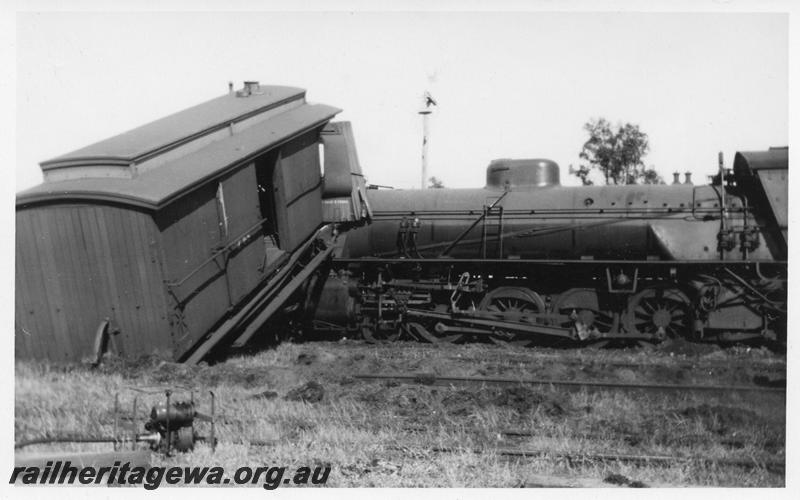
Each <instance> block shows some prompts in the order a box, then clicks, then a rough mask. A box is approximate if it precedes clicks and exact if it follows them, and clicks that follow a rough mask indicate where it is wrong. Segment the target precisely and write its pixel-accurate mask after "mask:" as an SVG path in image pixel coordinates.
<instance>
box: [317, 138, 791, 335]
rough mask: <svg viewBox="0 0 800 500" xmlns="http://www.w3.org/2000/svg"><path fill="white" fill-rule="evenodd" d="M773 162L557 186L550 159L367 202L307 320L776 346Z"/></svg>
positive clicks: (501, 165) (780, 208)
mask: <svg viewBox="0 0 800 500" xmlns="http://www.w3.org/2000/svg"><path fill="white" fill-rule="evenodd" d="M787 172H788V148H771V149H770V150H768V151H758V152H740V153H737V154H736V157H735V160H734V165H733V169H731V170H727V169H724V168H722V159H721V158H720V173H719V174H718V175H717V176H716V177H715V179H714V180H713V181H712V183H711V184H708V185H697V186H696V185H693V184H692V183H691V181H690V180H689V179H688V176H687V179H686V182H684V183H682V184H681V183H677V179H676V183H675V184H673V185H623V186H584V187H564V186H561V185H560V182H559V167H558V165H557V164H556V163H555V162H553V161H550V160H546V159H531V160H510V159H501V160H495V161H493V162H491V163H490V165H489V166H488V169H487V173H486V186H485V187H483V188H477V189H424V190H385V189H371V190H368V194H367V201H368V205H369V206H370V207H371V210H372V214H371V221H370V223H369V224H367V225H364V226H362V227H358V228H352V229H350V230H349V231H346V232H345V231H343V232H342V234H341V235H340V236H339V240H340V241H339V242H338V244H339V249H338V253H337V257H336V259H335V260H334V262H333V265H332V268H331V269H330V271H329V276H328V279H327V280H324V281H322V282H321V283H320V284H317V285H316V287H315V290H316V295H314V296H313V297H311V298H310V299H309V302H308V304H307V308H308V309H307V310H308V311H309V313H311V315H313V320H312V323H313V324H312V326H313V328H314V329H316V330H337V331H342V330H350V331H351V332H358V333H359V334H361V335H363V336H364V337H366V338H368V339H372V338H374V337H385V338H390V339H393V338H398V337H400V336H409V337H413V338H417V339H424V340H427V341H431V342H440V341H453V342H458V341H464V340H470V339H486V340H492V341H495V342H513V343H521V344H530V343H540V342H545V343H552V342H557V343H565V342H566V343H574V342H586V341H596V342H607V341H612V340H627V341H658V340H661V339H664V338H667V337H686V338H691V339H696V340H713V341H746V340H763V339H771V340H775V339H779V340H783V339H784V338H785V332H786V315H785V313H786V282H787V265H786V261H787V237H788V213H787V197H788V192H787Z"/></svg>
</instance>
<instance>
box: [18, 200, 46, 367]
mask: <svg viewBox="0 0 800 500" xmlns="http://www.w3.org/2000/svg"><path fill="white" fill-rule="evenodd" d="M29 219H30V214H29V213H28V212H21V213H20V212H18V213H17V217H16V227H17V234H16V244H15V266H14V268H15V269H14V270H15V272H14V275H15V284H16V289H15V297H14V299H15V300H14V305H15V307H14V309H15V318H14V320H15V325H14V341H15V342H14V353H15V355H16V356H18V357H20V358H35V357H39V356H42V355H43V354H44V352H43V349H42V344H41V341H42V339H41V337H42V334H43V332H45V331H47V326H46V325H45V324H43V323H44V321H43V320H44V319H45V318H44V317H43V314H42V312H41V311H39V314H38V315H37V314H36V307H35V304H34V303H33V298H32V296H35V295H36V294H37V293H42V291H43V289H44V287H43V286H42V284H41V282H40V279H41V276H37V274H38V273H37V271H41V270H40V268H39V266H38V265H35V262H33V265H32V259H31V257H32V254H33V243H34V242H33V240H32V235H31V233H30V222H29Z"/></svg>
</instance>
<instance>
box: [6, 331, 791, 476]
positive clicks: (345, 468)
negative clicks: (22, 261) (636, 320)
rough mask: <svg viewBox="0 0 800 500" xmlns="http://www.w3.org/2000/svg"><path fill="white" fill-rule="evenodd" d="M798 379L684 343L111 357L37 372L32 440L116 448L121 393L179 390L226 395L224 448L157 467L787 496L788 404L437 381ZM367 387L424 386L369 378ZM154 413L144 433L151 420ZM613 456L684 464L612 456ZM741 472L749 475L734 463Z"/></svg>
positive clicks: (18, 421) (220, 423)
mask: <svg viewBox="0 0 800 500" xmlns="http://www.w3.org/2000/svg"><path fill="white" fill-rule="evenodd" d="M785 373H786V359H785V356H782V355H778V354H775V353H772V352H770V351H768V350H766V349H755V348H745V347H733V348H726V349H723V348H720V347H717V346H697V345H693V344H687V343H684V342H674V341H673V342H670V343H665V344H662V345H659V346H655V347H652V348H647V349H645V348H636V349H582V350H578V349H548V348H517V347H501V346H494V345H480V344H471V345H430V344H419V343H394V344H390V345H387V344H381V345H371V344H366V343H363V342H361V341H352V340H342V341H339V342H310V343H306V344H289V343H285V344H282V345H280V346H279V347H277V348H275V349H270V350H266V351H263V352H260V353H256V354H251V355H246V356H239V357H233V358H230V359H228V360H226V361H223V362H220V363H217V364H214V365H212V366H209V365H206V364H201V365H198V366H188V365H181V364H175V363H170V362H166V361H163V360H159V359H157V358H152V357H147V358H142V359H140V360H137V361H135V362H124V361H122V360H115V359H110V360H108V361H107V362H106V363H105V364H104V365H102V366H101V367H100V368H99V369H97V370H90V369H89V368H88V367H85V366H53V365H47V364H42V363H23V362H20V363H17V365H16V381H15V386H16V395H15V433H16V439H17V440H18V441H20V440H24V439H32V438H39V437H43V436H55V435H60V434H81V435H109V434H110V433H111V432H112V431H113V399H114V394H115V393H118V394H119V397H120V401H121V405H122V407H123V408H124V409H126V410H129V409H130V404H131V401H132V399H133V397H135V396H138V397H139V398H140V406H139V407H140V408H144V406H145V404H144V403H145V402H146V401H149V402H150V404H152V403H153V402H157V401H159V400H161V399H162V398H163V397H162V396H160V395H159V391H161V390H163V389H166V388H172V389H174V390H176V395H175V397H176V398H178V397H181V394H183V397H187V395H188V392H189V391H190V390H193V391H195V394H196V397H197V399H198V401H199V403H200V406H201V410H202V409H203V405H204V404H207V399H208V398H207V393H206V391H208V390H213V391H214V392H215V393H216V394H217V396H218V399H217V408H218V415H217V435H218V437H219V446H218V447H217V450H216V452H215V453H213V454H212V453H211V450H210V449H209V448H208V447H207V446H205V445H202V444H201V445H199V446H198V447H197V448H196V449H195V451H194V452H193V453H187V454H178V455H176V456H174V457H170V458H166V459H165V458H161V457H158V456H157V455H154V461H156V462H158V463H164V464H173V463H174V464H181V465H183V464H187V465H189V464H191V465H209V464H219V465H223V466H225V467H226V468H230V469H235V468H236V467H238V466H241V465H253V466H259V465H287V466H290V467H293V466H299V465H313V464H329V465H330V466H331V474H330V478H329V481H328V485H329V486H349V487H361V486H371V487H416V486H428V487H438V486H466V487H520V486H526V485H537V484H541V482H542V479H541V478H542V477H545V478H558V479H557V480H558V481H568V482H569V481H572V482H573V484H576V485H589V484H593V485H597V484H601V483H602V484H607V485H616V486H782V485H783V484H784V476H785V474H784V472H783V470H780V468H777V469H776V467H774V466H769V464H770V463H773V462H782V461H783V460H784V457H785V428H786V418H785V399H784V397H782V396H781V395H780V394H775V393H767V392H754V393H728V394H723V393H717V392H715V393H702V392H700V393H698V392H660V393H645V392H642V391H633V392H631V391H596V390H595V391H587V390H585V389H578V390H565V389H563V388H558V387H555V386H541V385H539V386H531V385H525V384H520V385H504V386H497V385H491V384H482V385H458V384H454V385H441V384H430V383H429V382H430V381H431V380H433V379H434V377H436V376H440V377H441V376H481V377H502V378H512V379H519V380H526V379H550V380H555V379H560V380H594V381H601V380H602V381H619V382H637V383H638V382H641V383H646V382H653V383H660V384H709V385H745V386H763V387H779V386H781V385H785V380H786V375H785ZM358 374H404V375H415V376H416V380H410V381H409V382H410V383H400V382H397V381H365V380H362V379H359V378H357V377H356V375H358ZM142 391H148V392H142ZM140 412H141V413H142V414H141V415H140V417H139V421H140V422H142V421H143V420H144V412H145V410H144V409H142V410H140ZM200 430H201V431H202V430H203V429H202V428H201V429H200ZM58 446H60V448H58V449H69V450H76V449H87V448H86V447H87V446H90V447H91V446H94V448H91V449H99V448H100V447H102V446H105V445H72V444H68V445H58ZM79 446H80V447H79ZM55 448H56V445H46V446H45V445H43V446H37V447H36V449H40V450H43V449H55ZM519 451H525V452H526V453H527V455H530V456H520V453H518V452H519ZM509 452H511V453H509ZM534 452H536V453H534ZM604 454H626V455H648V456H673V457H683V458H684V459H685V460H682V461H676V462H670V463H662V462H651V463H630V462H613V461H607V460H599V459H597V458H596V456H597V455H604ZM587 456H595V458H591V457H590V458H586V457H587ZM581 457H583V458H581ZM692 457H703V458H704V459H705V460H704V461H698V460H692V459H691V458H692ZM731 460H738V461H744V462H745V463H744V464H739V465H731V464H727V465H726V464H723V463H721V462H724V461H731ZM715 461H717V462H715ZM553 481H556V479H553ZM587 481H588V482H587ZM604 481H605V483H604ZM545 483H546V481H545ZM545 485H547V484H545Z"/></svg>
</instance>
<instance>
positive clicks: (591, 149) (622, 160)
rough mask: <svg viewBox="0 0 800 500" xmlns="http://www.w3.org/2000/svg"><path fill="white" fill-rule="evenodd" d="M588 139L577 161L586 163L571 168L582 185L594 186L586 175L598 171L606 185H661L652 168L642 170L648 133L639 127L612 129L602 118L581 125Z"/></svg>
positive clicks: (656, 173)
mask: <svg viewBox="0 0 800 500" xmlns="http://www.w3.org/2000/svg"><path fill="white" fill-rule="evenodd" d="M583 128H584V130H586V131H587V132H588V133H589V140H588V141H586V142H585V143H584V145H583V149H582V150H581V153H580V158H581V159H582V160H586V162H587V164H583V165H580V166H579V168H577V169H575V168H570V173H571V174H572V175H575V176H576V177H578V178H579V179H580V180H581V182H582V183H583V185H584V186H588V185H591V184H593V182H592V180H591V179H589V174H590V173H591V172H592V171H593V170H599V171H600V172H601V173H602V175H603V177H604V178H605V183H606V184H636V183H640V182H641V183H644V184H663V183H664V181H663V180H662V179H661V177H660V176H659V175H658V172H656V171H655V170H654V169H653V168H652V167H650V168H645V166H644V162H643V161H642V160H643V159H644V157H645V155H646V154H647V152H648V151H649V149H650V145H649V144H648V138H647V134H645V133H644V132H642V131H641V130H639V126H638V125H632V124H630V123H626V124H625V125H621V124H617V125H616V126H615V127H612V125H611V123H610V122H609V121H608V120H606V119H605V118H599V119H593V120H590V121H589V122H587V123H586V124H585V125H584V126H583Z"/></svg>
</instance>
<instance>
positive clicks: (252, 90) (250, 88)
mask: <svg viewBox="0 0 800 500" xmlns="http://www.w3.org/2000/svg"><path fill="white" fill-rule="evenodd" d="M259 94H263V92H262V91H261V85H259V84H258V82H255V81H249V82H248V81H245V82H244V87H242V90H237V91H236V97H250V96H251V95H259Z"/></svg>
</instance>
